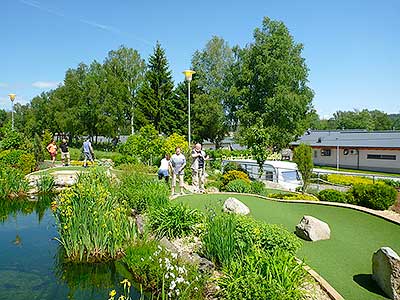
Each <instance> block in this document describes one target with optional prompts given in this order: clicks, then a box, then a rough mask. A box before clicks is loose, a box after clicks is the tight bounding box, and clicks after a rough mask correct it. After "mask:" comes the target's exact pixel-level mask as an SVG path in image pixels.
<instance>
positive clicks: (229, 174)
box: [221, 170, 250, 190]
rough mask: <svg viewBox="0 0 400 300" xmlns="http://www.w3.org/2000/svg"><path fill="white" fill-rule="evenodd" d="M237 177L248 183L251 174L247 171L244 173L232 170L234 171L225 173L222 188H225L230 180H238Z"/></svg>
mask: <svg viewBox="0 0 400 300" xmlns="http://www.w3.org/2000/svg"><path fill="white" fill-rule="evenodd" d="M236 179H243V180H244V181H246V182H247V183H248V184H250V179H249V175H247V174H246V173H244V172H242V171H236V170H232V171H229V172H227V173H225V174H224V175H223V176H222V183H221V190H225V187H226V185H227V184H228V183H229V182H231V181H233V180H236Z"/></svg>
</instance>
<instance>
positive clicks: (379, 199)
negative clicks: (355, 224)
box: [349, 183, 397, 210]
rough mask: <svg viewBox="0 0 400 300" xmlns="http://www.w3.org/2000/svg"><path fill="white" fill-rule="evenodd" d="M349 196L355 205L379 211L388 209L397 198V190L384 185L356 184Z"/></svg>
mask: <svg viewBox="0 0 400 300" xmlns="http://www.w3.org/2000/svg"><path fill="white" fill-rule="evenodd" d="M349 194H351V195H352V199H353V200H352V203H353V204H356V205H360V206H364V207H368V208H372V209H377V210H385V209H388V208H389V207H390V206H391V205H393V204H394V202H395V201H396V197H397V191H396V189H395V188H393V187H391V186H388V185H386V184H384V183H376V184H355V185H354V186H353V187H352V189H351V190H350V191H349Z"/></svg>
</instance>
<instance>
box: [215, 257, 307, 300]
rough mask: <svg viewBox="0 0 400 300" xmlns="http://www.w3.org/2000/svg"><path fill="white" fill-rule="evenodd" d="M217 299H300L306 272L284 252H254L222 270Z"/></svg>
mask: <svg viewBox="0 0 400 300" xmlns="http://www.w3.org/2000/svg"><path fill="white" fill-rule="evenodd" d="M222 272H223V275H222V276H221V277H220V278H219V279H218V285H219V286H220V287H221V290H220V292H219V296H220V298H221V299H244V300H252V299H271V300H297V299H304V296H305V293H306V290H305V289H304V283H305V281H306V280H307V278H308V275H307V272H306V271H305V269H304V268H303V266H302V265H301V264H298V263H297V262H296V259H295V257H294V256H293V255H292V254H290V253H288V252H285V251H276V252H273V253H269V252H265V253H264V252H262V251H254V252H251V253H250V254H248V255H245V256H243V257H242V258H241V259H238V260H235V261H234V262H232V264H231V265H230V266H227V267H225V268H223V270H222Z"/></svg>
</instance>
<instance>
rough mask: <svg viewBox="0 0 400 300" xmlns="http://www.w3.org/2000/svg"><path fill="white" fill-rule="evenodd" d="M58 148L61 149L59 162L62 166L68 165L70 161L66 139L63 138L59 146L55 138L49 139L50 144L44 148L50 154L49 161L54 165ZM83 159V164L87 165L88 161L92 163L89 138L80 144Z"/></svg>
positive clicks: (91, 149)
mask: <svg viewBox="0 0 400 300" xmlns="http://www.w3.org/2000/svg"><path fill="white" fill-rule="evenodd" d="M58 148H60V150H61V162H62V165H63V166H69V164H70V163H71V156H70V154H69V149H68V143H67V140H66V139H63V140H62V142H61V144H60V147H57V144H56V142H55V140H51V142H50V144H48V145H47V147H46V149H47V151H48V152H49V154H50V159H51V163H52V165H53V166H54V165H55V162H56V157H57V149H58ZM82 149H83V155H84V161H83V166H84V167H87V166H88V161H90V162H91V163H92V165H93V153H94V151H93V147H92V143H91V142H90V139H86V140H85V141H84V142H83V145H82Z"/></svg>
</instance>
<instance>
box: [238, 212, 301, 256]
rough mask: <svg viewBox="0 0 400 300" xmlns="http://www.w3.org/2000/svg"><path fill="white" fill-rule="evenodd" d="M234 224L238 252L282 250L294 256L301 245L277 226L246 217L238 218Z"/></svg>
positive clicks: (292, 235)
mask: <svg viewBox="0 0 400 300" xmlns="http://www.w3.org/2000/svg"><path fill="white" fill-rule="evenodd" d="M236 222H237V223H236V224H237V226H236V230H235V240H236V241H238V243H239V244H238V246H239V248H240V249H241V251H240V252H247V251H250V249H251V248H254V247H257V248H259V249H262V250H263V251H269V252H273V251H277V250H284V251H287V252H290V253H292V254H295V253H296V252H297V250H298V249H299V248H300V247H301V245H302V242H301V240H300V239H299V238H297V237H296V236H295V235H294V234H293V233H291V232H289V231H288V230H286V229H285V228H283V227H281V226H279V225H275V224H267V223H264V222H262V221H258V220H255V219H253V218H250V217H246V216H238V217H237V219H236Z"/></svg>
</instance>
